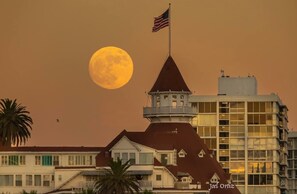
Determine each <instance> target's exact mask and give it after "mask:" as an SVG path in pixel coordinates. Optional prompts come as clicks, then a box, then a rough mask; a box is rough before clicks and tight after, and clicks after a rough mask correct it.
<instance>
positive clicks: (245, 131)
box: [189, 75, 297, 194]
mask: <svg viewBox="0 0 297 194" xmlns="http://www.w3.org/2000/svg"><path fill="white" fill-rule="evenodd" d="M218 83H219V87H218V95H213V96H202V95H201V96H200V95H192V96H191V97H190V99H189V101H190V103H191V104H192V107H195V108H197V110H198V113H197V115H196V117H195V118H194V119H193V120H192V122H191V124H192V126H193V127H194V129H195V130H196V131H197V133H198V134H199V136H200V137H201V138H202V139H203V140H204V142H205V144H207V146H208V147H209V149H210V150H212V152H213V153H214V155H215V156H216V158H217V160H218V161H219V162H220V164H221V166H222V167H223V169H224V170H225V172H227V173H230V174H231V177H232V182H233V183H234V184H235V185H236V186H237V188H238V189H239V190H240V192H241V193H242V194H251V193H253V194H263V193H271V194H285V193H287V189H288V177H287V173H286V172H287V165H288V163H287V156H288V151H287V150H288V148H287V142H288V139H287V138H288V137H287V136H288V128H287V122H288V118H287V110H288V109H287V107H286V106H285V105H284V104H283V103H282V101H281V100H280V98H279V97H278V96H277V95H276V94H273V93H272V94H269V95H258V94H257V81H256V78H255V77H251V76H248V77H236V78H235V77H229V76H224V75H222V76H221V77H219V80H218ZM296 146H297V145H296Z"/></svg>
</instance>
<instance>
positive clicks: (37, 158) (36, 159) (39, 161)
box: [35, 156, 41, 165]
mask: <svg viewBox="0 0 297 194" xmlns="http://www.w3.org/2000/svg"><path fill="white" fill-rule="evenodd" d="M35 165H41V156H35Z"/></svg>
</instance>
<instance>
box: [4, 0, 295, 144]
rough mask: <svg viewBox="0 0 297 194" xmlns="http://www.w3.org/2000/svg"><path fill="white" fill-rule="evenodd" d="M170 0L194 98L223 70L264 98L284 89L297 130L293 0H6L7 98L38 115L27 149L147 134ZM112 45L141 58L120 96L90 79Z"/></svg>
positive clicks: (175, 46)
mask: <svg viewBox="0 0 297 194" xmlns="http://www.w3.org/2000/svg"><path fill="white" fill-rule="evenodd" d="M169 2H171V8H172V56H173V58H174V60H175V62H176V63H177V65H178V67H179V69H180V71H181V73H182V74H183V76H184V79H185V81H186V83H187V85H188V87H189V88H190V89H191V90H192V91H193V92H195V94H199V95H216V94H217V79H218V77H219V76H220V70H221V69H223V70H224V71H225V74H226V75H230V76H247V75H254V76H255V77H256V78H257V80H258V93H259V94H270V93H272V92H274V93H277V94H278V95H279V96H280V98H281V99H282V101H283V103H284V104H286V105H287V106H288V108H289V121H290V122H289V127H290V128H295V129H297V117H296V115H297V86H296V84H297V76H296V73H297V1H296V0H286V1H282V0H241V1H237V0H192V1H190V0H184V1H180V0H171V1H160V0H141V1H139V0H110V1H105V0H59V1H55V0H30V1H29V0H22V1H19V0H2V1H1V2H0V25H1V30H0V79H1V81H0V98H12V99H14V98H17V99H18V101H19V102H20V103H22V104H23V105H25V106H26V107H27V109H28V110H29V111H30V112H31V117H32V118H33V121H34V125H33V131H32V138H31V139H30V140H29V141H28V143H27V145H43V146H45V145H69V146H70V145H84V146H104V145H106V144H107V143H109V141H110V140H112V138H113V137H115V136H116V135H117V134H118V133H119V132H120V131H122V130H123V129H127V130H130V131H143V130H145V129H146V127H147V126H148V124H149V123H148V121H147V120H145V119H143V118H142V108H143V106H146V104H147V95H146V94H145V92H146V91H149V90H150V89H151V87H152V85H153V83H154V81H155V80H156V78H157V75H158V73H159V71H160V70H161V67H162V65H163V64H164V62H165V60H166V59H167V57H168V28H166V29H163V30H161V31H159V32H157V33H152V32H151V30H152V26H153V17H154V16H158V15H160V14H161V13H162V12H163V11H165V10H166V9H167V8H168V3H169ZM105 46H116V47H120V48H122V49H124V50H126V51H127V52H128V53H129V54H130V56H131V58H132V60H133V62H134V73H133V76H132V79H131V80H130V82H129V83H128V84H127V85H126V86H124V87H122V88H120V89H117V90H106V89H103V88H100V87H99V86H97V85H95V84H94V83H93V82H92V80H91V79H90V77H89V73H88V63H89V60H90V58H91V56H92V54H93V53H94V52H95V51H96V50H97V49H99V48H101V47H105ZM56 119H59V120H60V122H57V121H56Z"/></svg>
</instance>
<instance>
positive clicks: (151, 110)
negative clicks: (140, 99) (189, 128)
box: [143, 106, 197, 117]
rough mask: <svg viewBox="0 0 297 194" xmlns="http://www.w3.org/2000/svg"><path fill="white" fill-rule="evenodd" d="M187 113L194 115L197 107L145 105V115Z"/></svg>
mask: <svg viewBox="0 0 297 194" xmlns="http://www.w3.org/2000/svg"><path fill="white" fill-rule="evenodd" d="M174 114H178V115H187V116H194V115H196V114H197V109H196V108H193V107H188V106H176V107H175V106H164V107H144V108H143V115H144V116H145V117H150V116H156V115H158V116H162V115H163V116H167V115H174Z"/></svg>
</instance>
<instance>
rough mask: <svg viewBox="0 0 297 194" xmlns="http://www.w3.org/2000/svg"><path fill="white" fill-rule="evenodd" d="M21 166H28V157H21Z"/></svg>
mask: <svg viewBox="0 0 297 194" xmlns="http://www.w3.org/2000/svg"><path fill="white" fill-rule="evenodd" d="M20 165H26V157H25V156H20Z"/></svg>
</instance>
